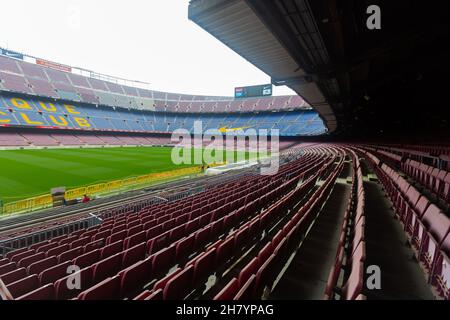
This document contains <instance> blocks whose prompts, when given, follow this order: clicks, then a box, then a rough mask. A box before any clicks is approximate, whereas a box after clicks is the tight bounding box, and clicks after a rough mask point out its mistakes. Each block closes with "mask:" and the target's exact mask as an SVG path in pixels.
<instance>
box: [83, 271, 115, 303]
mask: <svg viewBox="0 0 450 320" xmlns="http://www.w3.org/2000/svg"><path fill="white" fill-rule="evenodd" d="M119 298H120V277H118V276H116V277H112V278H106V279H105V280H103V281H101V282H99V283H97V284H96V285H94V286H92V287H91V288H89V289H87V290H86V291H83V292H82V293H80V294H79V295H78V300H113V299H115V300H117V299H119Z"/></svg>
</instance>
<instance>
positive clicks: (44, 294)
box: [17, 283, 55, 300]
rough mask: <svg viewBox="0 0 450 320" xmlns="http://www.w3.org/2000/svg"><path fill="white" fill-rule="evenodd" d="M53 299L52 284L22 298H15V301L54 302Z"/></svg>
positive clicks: (53, 290) (53, 289) (53, 288)
mask: <svg viewBox="0 0 450 320" xmlns="http://www.w3.org/2000/svg"><path fill="white" fill-rule="evenodd" d="M54 299H55V287H54V286H53V284H52V283H50V284H47V285H45V286H43V287H40V288H38V289H36V290H33V291H31V292H29V293H27V294H24V295H23V296H21V297H19V298H17V300H54Z"/></svg>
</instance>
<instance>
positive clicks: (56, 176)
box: [0, 147, 249, 203]
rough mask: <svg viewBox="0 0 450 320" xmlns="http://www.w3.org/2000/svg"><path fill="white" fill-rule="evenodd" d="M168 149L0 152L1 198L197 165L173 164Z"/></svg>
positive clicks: (39, 193) (32, 195)
mask: <svg viewBox="0 0 450 320" xmlns="http://www.w3.org/2000/svg"><path fill="white" fill-rule="evenodd" d="M171 151H172V148H169V147H151V148H138V147H129V148H128V147H127V148H98V149H97V148H95V149H44V150H43V149H41V150H6V151H0V199H2V200H3V202H4V203H8V202H12V201H17V200H21V199H26V198H30V197H34V196H38V195H42V194H46V193H49V191H50V189H51V188H54V187H61V186H65V187H66V188H67V189H72V188H76V187H82V186H86V185H91V184H96V183H101V182H107V181H112V180H116V179H124V178H127V177H132V176H139V175H144V174H149V173H154V172H162V171H169V170H175V169H180V168H186V167H191V166H196V165H198V164H191V165H185V164H182V165H176V164H174V163H173V162H172V160H171ZM192 155H193V153H192ZM240 155H241V156H242V155H243V154H242V153H241V154H240ZM234 156H236V154H235V155H234ZM245 156H246V157H249V153H248V152H246V153H245ZM224 158H226V157H225V156H224Z"/></svg>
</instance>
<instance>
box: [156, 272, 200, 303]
mask: <svg viewBox="0 0 450 320" xmlns="http://www.w3.org/2000/svg"><path fill="white" fill-rule="evenodd" d="M193 276H194V267H193V266H192V265H189V266H187V267H186V268H184V269H183V270H182V271H181V272H178V273H177V274H176V275H175V276H174V277H173V278H171V279H170V280H169V281H168V282H167V284H166V286H165V288H164V291H163V297H164V300H181V299H183V298H184V297H185V296H186V295H187V294H188V293H189V291H190V290H191V288H192V287H191V285H192V278H193Z"/></svg>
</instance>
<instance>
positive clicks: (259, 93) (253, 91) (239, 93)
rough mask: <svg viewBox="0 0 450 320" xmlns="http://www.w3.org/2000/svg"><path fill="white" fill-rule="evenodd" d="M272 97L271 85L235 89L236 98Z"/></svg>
mask: <svg viewBox="0 0 450 320" xmlns="http://www.w3.org/2000/svg"><path fill="white" fill-rule="evenodd" d="M271 95H272V85H271V84H263V85H258V86H249V87H237V88H234V97H235V98H251V97H265V96H271Z"/></svg>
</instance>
